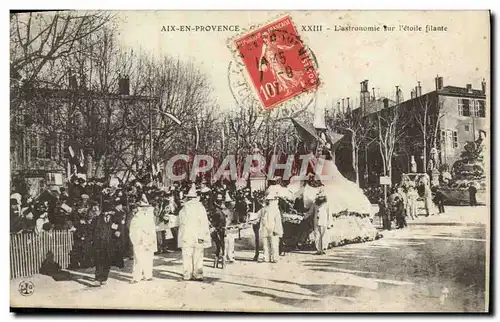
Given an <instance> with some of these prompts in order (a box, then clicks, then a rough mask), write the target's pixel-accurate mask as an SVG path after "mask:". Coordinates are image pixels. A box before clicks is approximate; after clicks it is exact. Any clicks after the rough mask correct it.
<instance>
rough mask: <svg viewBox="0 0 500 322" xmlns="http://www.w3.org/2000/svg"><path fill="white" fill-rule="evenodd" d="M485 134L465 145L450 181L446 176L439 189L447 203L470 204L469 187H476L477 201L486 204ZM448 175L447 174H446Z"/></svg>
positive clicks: (453, 167)
mask: <svg viewBox="0 0 500 322" xmlns="http://www.w3.org/2000/svg"><path fill="white" fill-rule="evenodd" d="M484 141H485V133H484V131H480V135H479V138H478V139H477V140H476V141H469V142H467V143H466V144H465V146H464V150H463V151H462V153H461V156H460V159H459V160H458V161H456V162H455V163H454V164H453V166H452V168H451V174H450V176H449V177H451V178H449V179H448V180H446V179H447V178H446V176H444V180H441V185H440V186H439V189H440V190H441V191H442V192H443V194H444V196H445V203H447V204H453V205H463V204H468V203H469V187H470V186H471V185H474V186H475V188H476V189H477V194H476V199H477V202H478V204H483V205H484V204H486V199H487V193H486V191H487V181H486V172H485V161H486V160H485V159H486V148H485V144H484ZM445 173H446V172H445Z"/></svg>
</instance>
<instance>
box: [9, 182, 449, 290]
mask: <svg viewBox="0 0 500 322" xmlns="http://www.w3.org/2000/svg"><path fill="white" fill-rule="evenodd" d="M309 184H310V185H312V186H314V185H315V182H314V181H311V182H309ZM285 186H286V184H285V183H284V182H283V181H281V179H280V178H275V179H273V180H269V181H268V188H267V190H266V191H254V192H253V193H252V191H251V189H250V188H249V187H248V186H245V187H237V186H236V184H235V182H231V181H218V182H215V183H211V182H210V181H206V180H203V179H202V178H200V180H198V181H196V182H187V181H182V182H173V183H172V185H171V186H169V187H159V186H157V185H156V184H155V182H154V181H151V180H149V181H148V180H145V179H143V180H134V181H132V182H130V183H129V184H126V185H125V184H113V185H112V184H110V183H109V182H108V183H105V182H103V181H100V180H92V181H86V180H85V179H84V178H82V177H78V176H76V177H74V178H73V179H72V180H71V183H70V184H69V186H68V192H67V190H66V189H65V188H64V187H59V188H57V189H51V190H47V191H45V192H44V193H42V194H41V195H40V196H38V197H37V198H35V199H33V198H30V197H26V196H21V195H20V194H19V193H13V194H12V195H11V233H26V232H29V233H35V234H44V233H50V232H51V231H52V230H69V231H72V232H73V240H74V245H73V249H72V253H71V256H70V258H71V263H70V268H73V269H76V268H89V267H95V268H96V272H95V274H96V280H97V281H98V282H99V283H100V285H103V284H105V283H106V280H107V278H108V275H109V270H110V267H111V266H116V267H118V268H123V267H124V259H126V258H129V259H133V260H134V266H133V280H132V283H137V282H138V281H139V280H141V279H145V280H150V279H151V278H152V269H153V268H152V267H153V266H152V263H153V255H154V253H155V252H159V253H164V252H169V251H172V250H178V249H181V250H182V257H183V265H184V279H190V280H200V279H202V278H203V249H204V248H207V247H212V245H214V246H215V254H214V255H215V266H217V265H218V263H223V265H224V264H225V263H231V262H233V261H234V260H235V258H234V246H235V239H236V238H237V234H238V230H239V229H241V228H242V225H250V226H251V227H252V228H253V232H254V234H255V244H256V245H255V256H254V258H253V259H254V260H255V261H258V260H259V249H260V245H259V243H260V242H262V243H263V244H262V246H263V250H264V252H263V253H264V258H263V260H264V261H266V262H271V263H276V262H277V261H278V258H279V255H282V253H283V249H282V246H283V241H282V237H283V235H284V229H283V225H284V224H283V216H282V214H284V213H289V212H290V211H292V210H295V211H296V212H299V213H302V215H303V218H304V219H305V218H310V219H312V220H311V226H312V227H311V228H313V229H314V231H315V240H314V244H315V246H316V250H317V254H319V255H322V254H324V253H325V251H326V249H327V248H328V236H327V233H328V229H329V227H330V226H331V223H330V221H331V220H330V219H331V214H330V211H329V210H328V204H327V203H326V202H325V200H326V196H325V194H324V192H323V191H322V190H321V189H320V192H319V193H318V195H317V196H316V197H315V201H314V206H313V207H311V208H310V209H308V211H306V210H305V208H304V205H303V204H301V202H300V201H301V200H300V199H299V198H298V199H297V200H295V201H293V200H292V201H290V200H285V199H284V198H280V196H279V190H280V189H281V188H282V187H285ZM366 194H367V196H368V197H369V198H370V199H371V200H373V201H372V203H374V201H375V202H377V203H378V204H379V215H380V216H381V217H382V220H383V228H384V229H389V230H390V229H391V228H392V223H393V222H394V224H395V226H396V227H397V228H404V227H406V226H407V218H410V219H416V218H417V217H418V212H417V200H418V199H419V198H423V200H424V205H425V210H426V215H427V216H429V215H434V214H436V213H443V212H444V203H443V202H444V196H443V194H442V193H441V192H440V191H439V190H437V189H435V190H432V189H431V188H430V185H429V184H428V183H426V181H425V180H423V181H422V182H419V183H418V184H414V183H411V184H409V183H403V184H401V185H396V186H394V187H392V188H391V189H390V191H389V198H388V200H387V203H386V202H385V199H384V195H383V190H382V189H380V188H373V189H370V190H369V191H366ZM251 214H254V215H255V216H254V219H255V218H257V220H253V221H252V220H250V216H251Z"/></svg>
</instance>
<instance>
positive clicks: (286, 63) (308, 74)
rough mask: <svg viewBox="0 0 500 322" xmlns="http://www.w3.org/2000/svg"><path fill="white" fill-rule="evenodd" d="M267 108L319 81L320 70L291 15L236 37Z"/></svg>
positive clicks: (236, 46) (235, 44)
mask: <svg viewBox="0 0 500 322" xmlns="http://www.w3.org/2000/svg"><path fill="white" fill-rule="evenodd" d="M232 45H233V46H234V47H235V48H236V50H237V52H238V54H239V56H240V58H241V60H242V63H243V65H244V66H245V69H246V71H247V72H248V76H249V79H250V81H251V83H252V84H253V87H254V89H255V91H256V92H257V96H258V97H259V100H260V102H261V103H262V106H263V108H264V109H265V110H271V109H273V108H274V107H276V106H278V105H280V104H281V103H284V102H286V101H288V100H291V99H293V98H294V97H296V96H298V95H300V94H302V93H304V92H311V91H314V90H316V89H317V88H318V86H319V85H320V80H319V74H318V71H317V69H316V67H315V64H314V63H313V60H312V59H311V55H310V52H309V50H308V49H307V47H306V46H305V45H304V44H303V42H302V40H301V38H300V37H299V35H298V33H297V29H296V27H295V25H294V24H293V22H292V19H291V17H290V16H289V15H286V16H284V17H282V18H280V19H278V20H275V21H274V22H271V23H269V24H267V25H265V26H263V27H260V28H258V29H255V30H253V31H251V32H249V33H247V34H246V35H243V36H240V37H238V38H236V39H234V40H233V43H232Z"/></svg>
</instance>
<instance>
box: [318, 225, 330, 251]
mask: <svg viewBox="0 0 500 322" xmlns="http://www.w3.org/2000/svg"><path fill="white" fill-rule="evenodd" d="M315 230H316V232H315V235H316V240H315V242H316V250H317V251H318V252H324V251H326V250H327V248H328V244H329V240H328V239H329V238H328V229H326V227H325V226H317V227H316V229H315Z"/></svg>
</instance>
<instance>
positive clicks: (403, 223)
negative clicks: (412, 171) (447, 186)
mask: <svg viewBox="0 0 500 322" xmlns="http://www.w3.org/2000/svg"><path fill="white" fill-rule="evenodd" d="M372 191H373V190H372ZM377 191H378V200H377V204H378V206H379V215H380V217H381V218H382V226H383V229H387V230H391V229H392V224H393V223H394V225H395V227H396V228H397V229H402V228H405V227H407V226H408V223H407V220H408V219H411V220H415V219H417V218H418V217H419V212H418V201H419V200H422V201H423V204H424V209H425V214H424V215H425V216H427V217H428V216H433V215H436V214H442V213H444V212H445V207H444V202H445V197H444V194H443V192H442V191H441V190H440V189H439V188H438V187H432V188H431V186H430V184H429V180H428V177H425V176H424V177H423V178H422V180H418V181H416V182H403V183H401V184H397V185H394V186H392V187H391V188H390V190H389V194H388V200H387V203H386V202H385V199H384V195H383V190H381V189H377Z"/></svg>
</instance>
